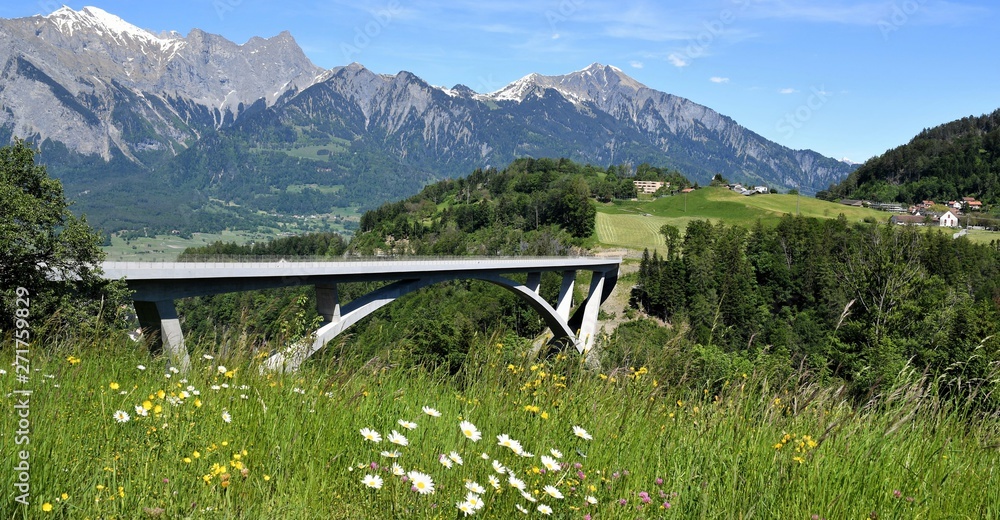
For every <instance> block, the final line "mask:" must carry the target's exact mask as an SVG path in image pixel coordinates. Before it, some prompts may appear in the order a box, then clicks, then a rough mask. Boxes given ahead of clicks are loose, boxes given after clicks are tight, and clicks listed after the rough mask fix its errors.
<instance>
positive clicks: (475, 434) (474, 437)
mask: <svg viewBox="0 0 1000 520" xmlns="http://www.w3.org/2000/svg"><path fill="white" fill-rule="evenodd" d="M458 427H459V428H460V429H461V430H462V435H465V438H466V439H469V440H470V441H472V442H476V441H478V440H479V439H482V438H483V434H482V433H480V432H479V428H476V425H475V424H472V423H471V422H469V421H462V422H461V423H459V424H458Z"/></svg>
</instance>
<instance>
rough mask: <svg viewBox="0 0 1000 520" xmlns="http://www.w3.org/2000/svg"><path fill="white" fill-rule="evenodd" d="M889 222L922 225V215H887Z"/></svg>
mask: <svg viewBox="0 0 1000 520" xmlns="http://www.w3.org/2000/svg"><path fill="white" fill-rule="evenodd" d="M889 222H891V223H893V224H896V225H900V226H923V225H924V217H923V216H922V215H893V216H891V217H889Z"/></svg>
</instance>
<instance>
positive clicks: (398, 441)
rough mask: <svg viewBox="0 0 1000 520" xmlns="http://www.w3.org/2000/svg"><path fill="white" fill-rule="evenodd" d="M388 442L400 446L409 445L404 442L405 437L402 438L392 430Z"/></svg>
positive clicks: (407, 442)
mask: <svg viewBox="0 0 1000 520" xmlns="http://www.w3.org/2000/svg"><path fill="white" fill-rule="evenodd" d="M389 442H391V443H393V444H398V445H400V446H407V445H409V444H410V441H408V440H406V437H403V435H402V434H401V433H399V432H397V431H396V430H392V433H390V434H389Z"/></svg>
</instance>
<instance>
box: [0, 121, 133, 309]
mask: <svg viewBox="0 0 1000 520" xmlns="http://www.w3.org/2000/svg"><path fill="white" fill-rule="evenodd" d="M36 154H37V152H36V150H35V149H33V148H32V147H30V146H29V145H28V144H27V143H25V142H24V141H22V140H15V141H14V143H13V144H11V145H9V146H6V147H3V148H0V294H2V303H0V306H2V308H3V310H4V312H3V314H2V316H0V327H2V328H8V327H10V326H11V324H12V320H13V316H14V312H13V309H14V308H15V307H14V306H15V298H14V296H13V295H15V294H16V292H17V289H18V288H24V289H26V290H27V294H28V297H29V301H30V312H31V315H32V316H35V317H44V318H41V319H40V320H38V321H36V322H34V323H44V322H45V321H47V320H50V319H53V318H55V319H62V320H71V321H74V322H76V321H78V317H79V316H80V315H81V313H89V312H90V311H93V310H94V309H95V307H94V304H93V300H94V299H95V298H96V300H97V302H98V303H97V307H96V308H97V309H99V308H101V307H100V303H101V300H102V295H104V294H103V293H104V291H105V290H106V289H108V287H107V286H106V285H107V284H105V282H104V280H103V279H101V277H100V262H101V261H102V260H103V259H104V253H103V252H102V251H101V249H100V244H101V237H100V235H99V234H98V233H96V232H95V231H94V230H93V229H91V228H90V226H89V225H87V221H86V219H85V218H83V217H80V218H78V217H76V216H74V215H73V214H72V213H71V212H70V211H69V202H67V201H66V198H65V196H64V194H63V189H62V184H61V183H60V182H59V181H58V180H56V179H52V178H50V177H49V176H48V174H47V172H46V169H45V166H42V165H38V164H36V163H35V156H36ZM117 290H118V291H120V290H121V287H118V288H117ZM22 294H23V291H22ZM78 297H79V298H78ZM74 316H76V317H75V318H74Z"/></svg>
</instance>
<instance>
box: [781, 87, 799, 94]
mask: <svg viewBox="0 0 1000 520" xmlns="http://www.w3.org/2000/svg"><path fill="white" fill-rule="evenodd" d="M796 92H798V90H795V89H794V88H783V89H781V90H779V91H778V93H779V94H795V93H796Z"/></svg>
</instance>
